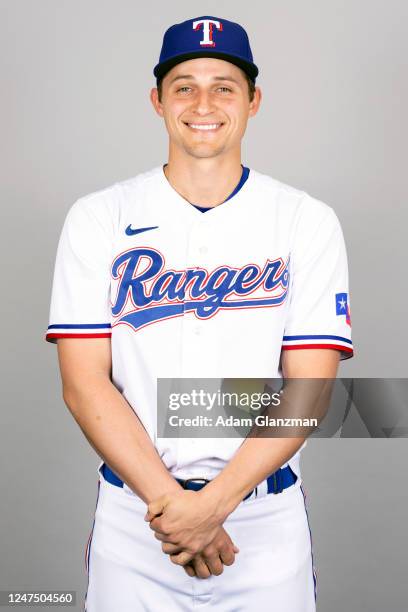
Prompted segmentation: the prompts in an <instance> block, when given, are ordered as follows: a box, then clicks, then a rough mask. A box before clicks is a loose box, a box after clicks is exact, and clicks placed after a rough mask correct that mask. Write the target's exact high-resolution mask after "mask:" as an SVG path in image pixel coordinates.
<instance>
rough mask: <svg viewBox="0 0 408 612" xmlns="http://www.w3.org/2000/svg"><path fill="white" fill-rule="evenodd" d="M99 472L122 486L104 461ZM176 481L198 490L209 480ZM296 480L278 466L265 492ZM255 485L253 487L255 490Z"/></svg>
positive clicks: (180, 479)
mask: <svg viewBox="0 0 408 612" xmlns="http://www.w3.org/2000/svg"><path fill="white" fill-rule="evenodd" d="M101 472H102V475H103V477H104V478H105V480H107V481H108V482H109V483H110V484H113V485H115V486H116V487H123V481H122V480H121V479H120V478H119V477H118V476H116V474H115V473H114V472H112V470H111V469H110V467H109V466H108V465H107V464H106V463H104V464H103V465H102V466H101ZM176 480H177V482H178V483H180V484H181V486H182V487H183V489H189V490H191V491H199V490H200V489H202V488H203V487H205V485H206V484H207V483H208V482H210V481H209V480H207V479H206V478H187V479H185V480H183V479H182V478H176ZM296 480H297V476H296V474H295V473H294V471H293V470H292V469H291V468H290V466H289V465H288V466H286V467H284V468H279V470H277V471H276V472H274V473H273V474H271V475H270V476H268V478H267V479H266V483H267V492H268V493H275V494H276V493H282V491H283V490H284V489H287V488H288V487H290V486H292V485H293V484H295V482H296ZM256 489H257V487H255V492H256ZM253 492H254V489H253V490H252V491H250V492H249V493H248V495H246V496H245V497H244V500H245V499H248V497H250V496H251V495H252V494H253Z"/></svg>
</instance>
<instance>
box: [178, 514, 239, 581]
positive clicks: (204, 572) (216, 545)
mask: <svg viewBox="0 0 408 612" xmlns="http://www.w3.org/2000/svg"><path fill="white" fill-rule="evenodd" d="M238 552H239V548H238V547H237V546H235V544H234V543H233V542H232V540H231V538H230V536H229V535H228V533H227V532H226V531H225V529H224V527H221V526H220V527H219V528H218V531H217V535H216V536H215V538H214V539H213V540H212V541H211V542H210V544H208V546H206V547H205V548H204V549H203V550H202V551H201V552H200V553H198V554H197V555H195V557H193V559H192V560H191V561H190V562H189V563H187V565H184V566H183V567H184V571H185V572H186V573H187V574H188V575H189V576H191V577H194V576H197V577H198V578H209V577H210V576H211V575H213V576H219V575H220V574H222V572H223V571H224V565H232V564H233V563H234V561H235V555H236V553H238Z"/></svg>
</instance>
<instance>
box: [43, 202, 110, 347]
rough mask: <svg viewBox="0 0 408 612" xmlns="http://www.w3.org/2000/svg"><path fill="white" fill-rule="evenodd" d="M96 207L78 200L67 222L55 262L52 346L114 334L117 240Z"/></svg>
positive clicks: (50, 332) (50, 316)
mask: <svg viewBox="0 0 408 612" xmlns="http://www.w3.org/2000/svg"><path fill="white" fill-rule="evenodd" d="M95 204H97V202H95V200H91V201H88V200H87V199H86V198H82V199H80V200H77V201H76V202H75V204H73V206H72V207H71V208H70V210H69V211H68V214H67V216H66V218H65V222H64V225H63V228H62V231H61V235H60V238H59V242H58V248H57V254H56V259H55V267H54V276H53V284H52V292H51V304H50V312H49V325H48V329H47V332H46V336H45V339H46V340H47V341H48V342H53V343H56V341H57V339H58V338H108V337H110V336H111V315H110V264H111V252H112V239H111V238H110V236H109V234H110V228H109V224H108V223H104V219H103V218H101V214H100V211H99V212H96V210H97V208H98V207H96V210H95ZM99 208H101V207H100V206H99ZM102 216H103V215H102Z"/></svg>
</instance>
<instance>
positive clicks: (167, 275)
mask: <svg viewBox="0 0 408 612" xmlns="http://www.w3.org/2000/svg"><path fill="white" fill-rule="evenodd" d="M349 307H350V302H349V298H348V271H347V258H346V249H345V244H344V239H343V234H342V230H341V227H340V223H339V220H338V218H337V216H336V214H335V213H334V211H333V209H332V208H331V207H329V206H328V205H327V204H325V203H323V202H321V201H319V200H317V199H315V198H313V197H311V196H310V195H308V194H307V193H305V192H303V191H300V190H297V189H294V188H292V187H290V186H288V185H285V184H283V183H281V182H279V181H277V180H275V179H273V178H271V177H269V176H266V175H264V174H260V173H259V172H256V171H255V170H253V169H251V170H250V173H249V177H248V179H247V181H246V182H245V183H244V184H243V186H242V187H241V189H239V191H238V192H237V193H235V195H234V196H233V197H231V198H230V199H229V200H228V201H226V202H224V203H223V204H221V205H219V206H216V207H214V208H213V209H211V210H209V211H207V212H205V213H203V212H201V211H200V210H198V209H197V208H195V207H194V206H192V205H191V204H190V203H188V202H187V201H186V200H185V199H184V198H183V197H182V196H181V195H179V194H178V193H177V192H176V191H175V189H173V188H172V186H171V185H170V183H169V182H168V181H167V179H166V177H165V174H164V171H163V168H162V166H160V167H157V168H154V169H153V170H151V171H149V172H146V173H143V174H139V175H138V176H136V177H135V178H132V179H130V180H127V181H124V182H121V183H117V184H115V185H113V186H112V187H109V188H107V189H104V190H102V191H99V192H97V193H93V194H91V195H88V196H86V197H84V198H81V199H79V200H78V201H77V202H75V204H74V205H73V206H72V207H71V209H70V210H69V212H68V215H67V217H66V220H65V224H64V227H63V230H62V234H61V237H60V241H59V245H58V251H57V257H56V264H55V271H54V281H53V289H52V299H51V309H50V320H49V327H48V331H47V335H46V339H47V340H49V341H50V342H55V339H56V338H64V337H75V338H83V339H84V341H86V339H87V338H95V337H111V342H112V380H113V383H114V384H115V386H116V387H117V388H118V389H119V390H120V392H121V393H122V394H123V395H124V397H125V398H126V400H127V401H128V402H129V404H130V405H131V406H132V407H133V409H134V410H135V412H136V413H137V415H138V416H139V418H140V420H141V421H142V423H143V425H144V427H145V428H146V430H147V432H148V433H149V435H150V437H151V439H152V441H153V442H154V444H155V446H156V448H157V450H158V452H159V454H160V456H161V458H162V460H163V461H164V463H165V465H166V466H167V468H168V469H169V470H170V471H171V473H172V474H174V475H175V476H177V477H180V478H190V477H206V478H212V477H214V476H215V475H216V474H217V473H218V472H219V471H220V470H221V469H222V468H223V466H224V465H225V463H226V462H228V461H229V460H230V459H231V457H232V455H233V454H234V452H235V451H236V450H237V449H238V447H239V446H240V444H241V443H242V439H238V438H231V439H212V438H211V439H208V438H207V439H194V440H192V439H178V438H165V439H159V438H158V437H157V427H156V386H157V382H156V381H157V378H158V377H163V378H166V377H167V378H172V377H177V378H204V377H207V378H211V377H212V378H224V377H225V378H266V379H268V378H279V377H281V369H280V356H281V351H282V350H292V349H299V348H335V349H338V350H339V351H340V352H341V358H342V359H345V358H347V357H350V356H351V355H352V354H353V349H352V343H351V326H350V309H349ZM298 459H299V452H298V453H296V455H295V456H294V457H293V458H292V459H291V460H290V461H289V464H290V465H291V467H292V469H293V470H294V471H295V472H296V473H298V474H299V466H298Z"/></svg>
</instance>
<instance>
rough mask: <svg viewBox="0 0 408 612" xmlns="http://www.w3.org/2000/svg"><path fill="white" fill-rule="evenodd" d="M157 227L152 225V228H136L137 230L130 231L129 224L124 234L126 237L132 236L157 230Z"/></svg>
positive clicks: (130, 226)
mask: <svg viewBox="0 0 408 612" xmlns="http://www.w3.org/2000/svg"><path fill="white" fill-rule="evenodd" d="M158 227H159V226H158V225H154V226H153V227H138V228H137V229H132V224H130V225H128V226H127V228H126V229H125V233H126V234H127V235H128V236H134V235H135V234H141V233H142V232H148V231H149V230H152V229H157V228H158Z"/></svg>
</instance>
